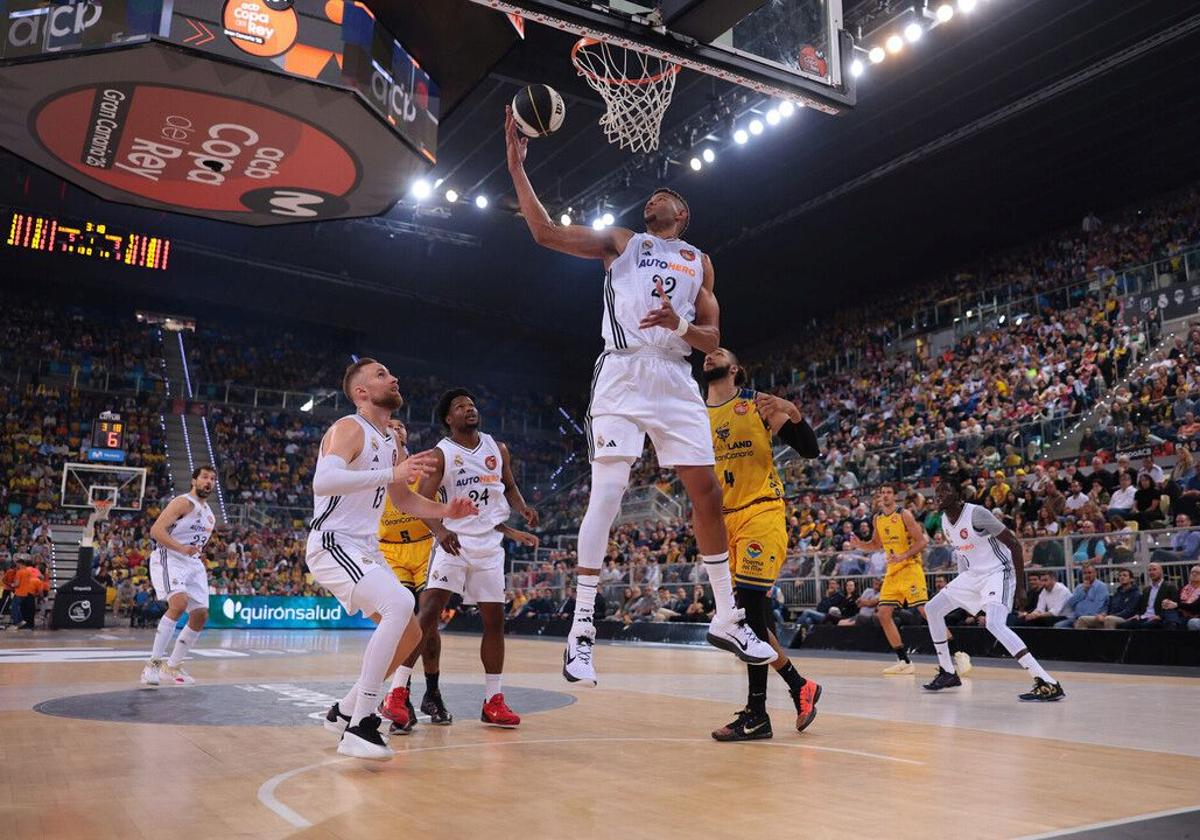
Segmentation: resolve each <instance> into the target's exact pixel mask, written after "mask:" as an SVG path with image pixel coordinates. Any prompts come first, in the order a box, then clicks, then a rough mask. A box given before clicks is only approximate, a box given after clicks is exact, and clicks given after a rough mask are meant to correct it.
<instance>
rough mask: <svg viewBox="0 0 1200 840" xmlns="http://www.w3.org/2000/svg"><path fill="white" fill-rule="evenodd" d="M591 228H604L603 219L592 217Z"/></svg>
mask: <svg viewBox="0 0 1200 840" xmlns="http://www.w3.org/2000/svg"><path fill="white" fill-rule="evenodd" d="M592 230H604V220H603V219H592Z"/></svg>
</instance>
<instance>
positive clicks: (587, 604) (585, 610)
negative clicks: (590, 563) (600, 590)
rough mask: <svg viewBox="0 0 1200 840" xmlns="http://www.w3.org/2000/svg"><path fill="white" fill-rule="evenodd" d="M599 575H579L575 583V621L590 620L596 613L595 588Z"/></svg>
mask: <svg viewBox="0 0 1200 840" xmlns="http://www.w3.org/2000/svg"><path fill="white" fill-rule="evenodd" d="M599 585H600V575H579V576H578V578H577V579H576V581H575V621H576V622H578V621H579V619H581V618H592V615H593V613H595V611H596V587H598V586H599Z"/></svg>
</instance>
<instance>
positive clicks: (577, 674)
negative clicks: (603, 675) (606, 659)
mask: <svg viewBox="0 0 1200 840" xmlns="http://www.w3.org/2000/svg"><path fill="white" fill-rule="evenodd" d="M595 644H596V625H595V624H593V623H592V620H591V619H590V618H582V619H579V620H578V621H576V622H575V623H574V624H573V625H571V632H570V633H569V634H568V635H567V647H566V650H564V651H563V667H562V675H563V678H564V679H566V681H567V682H581V683H583V684H584V685H592V686H594V685H595V684H596V668H595V666H593V665H592V648H593V647H595Z"/></svg>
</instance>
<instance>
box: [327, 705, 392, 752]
mask: <svg viewBox="0 0 1200 840" xmlns="http://www.w3.org/2000/svg"><path fill="white" fill-rule="evenodd" d="M382 724H383V720H382V719H381V718H380V717H379V715H367V716H366V717H365V718H363V719H362V720H360V721H359V722H358V726H348V727H346V731H345V732H343V733H342V740H341V741H339V742H338V749H337V751H338V755H348V756H350V757H351V758H367V759H370V760H372V761H387V760H388V759H389V758H391V757H392V756H394V755H395V753H394V752H392V748H391V747H389V746H388V745H387V741H385V740H383V736H382V735H380V734H379V727H380V726H381V725H382Z"/></svg>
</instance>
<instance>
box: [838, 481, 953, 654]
mask: <svg viewBox="0 0 1200 840" xmlns="http://www.w3.org/2000/svg"><path fill="white" fill-rule="evenodd" d="M876 498H877V499H878V503H879V507H878V512H877V513H876V514H875V522H874V528H873V530H874V533H873V534H872V535H871V539H870V540H869V541H868V542H863V541H862V540H860V539H858V538H857V537H854V538H852V539H851V540H850V547H851V548H853V549H856V550H858V551H886V552H887V570H886V571H885V572H884V574H883V586H881V587H880V589H879V607H878V608H877V609H876V611H875V614H876V615H877V616H878V617H879V625H880V626H881V627H882V628H883V635H884V636H886V637H887V641H888V645H890V646H891V648H892V651H893V652H894V653H895V654H896V659H897V660H898V661H897V662H896V664H894V665H891V666H889V667H887V668H884V669H883V673H884V674H885V675H887V676H903V675H906V674H914V673H916V666H914V665H913V664H912V660H911V659H909V658H908V647H907V646H906V645H905V644H904V640H903V639H902V638H901V637H900V630H899V628H897V627H896V619H895V618H894V617H893V616H894V613H895V611H896V610H897V609H898V608H901V607H909V608H916V609H917V610H918V611H919V612H920V613H921V615H925V604H926V602H927V601H928V600H929V592H928V589H927V587H926V586H925V567H924V565H923V563H922V557H921V552H923V551H924V550H925V547H926V546H927V545H929V537H928V536H927V535H926V533H925V531H924V529H922V528H921V526H920V525H918V524H917V520H916V518H915V517H914V516H913V515H912V514H911V513H909V512H908V511H907V510H902V509H900V508H899V507H897V506H896V488H894V487H892V485H890V484H884V485H883V486H881V487H880V488H879V490H878V495H877V497H876ZM948 641H949V642H950V643H951V644H953V640H949V639H948ZM954 664H955V667H956V668H957V669H958V673H959V675H960V676H963V677H965V676H966V675H967V674H969V673H970V672H971V657H970V656H968V655H967V653H966V651H961V650H960V651H955V652H954Z"/></svg>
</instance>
